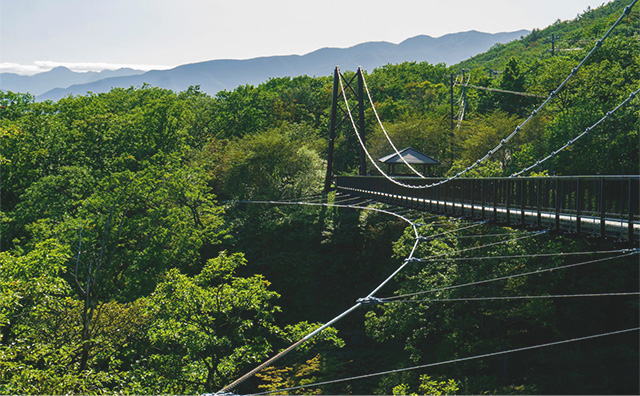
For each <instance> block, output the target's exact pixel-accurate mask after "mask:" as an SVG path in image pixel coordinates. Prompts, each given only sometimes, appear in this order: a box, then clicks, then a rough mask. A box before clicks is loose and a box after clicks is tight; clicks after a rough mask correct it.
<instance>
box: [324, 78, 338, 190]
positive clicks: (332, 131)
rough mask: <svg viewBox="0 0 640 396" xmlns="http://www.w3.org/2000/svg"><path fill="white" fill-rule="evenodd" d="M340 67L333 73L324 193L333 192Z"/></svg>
mask: <svg viewBox="0 0 640 396" xmlns="http://www.w3.org/2000/svg"><path fill="white" fill-rule="evenodd" d="M338 73H340V71H339V70H338V66H336V68H335V69H334V71H333V95H332V96H331V118H330V120H329V147H328V152H327V174H326V175H325V178H324V192H329V190H331V179H332V178H333V147H334V143H335V139H336V111H337V108H338V84H339V83H340V82H339V81H338V79H339V78H340V75H339V74H338Z"/></svg>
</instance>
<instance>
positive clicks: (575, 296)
mask: <svg viewBox="0 0 640 396" xmlns="http://www.w3.org/2000/svg"><path fill="white" fill-rule="evenodd" d="M637 295H640V292H620V293H583V294H547V295H538V296H494V297H459V298H428V299H424V300H381V301H380V302H381V303H425V302H466V301H495V300H534V299H546V298H578V297H613V296H637Z"/></svg>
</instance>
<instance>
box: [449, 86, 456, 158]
mask: <svg viewBox="0 0 640 396" xmlns="http://www.w3.org/2000/svg"><path fill="white" fill-rule="evenodd" d="M455 76H456V75H455V74H451V75H450V76H449V82H450V84H449V93H450V94H451V129H450V131H449V157H450V159H451V164H452V165H453V129H454V128H455V126H454V122H453V117H454V116H453V78H454V77H455Z"/></svg>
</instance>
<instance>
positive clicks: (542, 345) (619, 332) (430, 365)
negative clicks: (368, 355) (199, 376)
mask: <svg viewBox="0 0 640 396" xmlns="http://www.w3.org/2000/svg"><path fill="white" fill-rule="evenodd" d="M638 330H640V327H634V328H631V329H624V330H618V331H611V332H608V333H600V334H595V335H590V336H586V337H576V338H571V339H568V340H562V341H555V342H548V343H546V344H538V345H532V346H528V347H522V348H514V349H509V350H506V351H500V352H492V353H485V354H482V355H475V356H469V357H464V358H459V359H451V360H446V361H443V362H437V363H429V364H422V365H419V366H413V367H405V368H401V369H395V370H388V371H381V372H377V373H371V374H364V375H357V376H353V377H347V378H340V379H335V380H331V381H323V382H314V383H311V384H306V385H300V386H292V387H290V388H283V389H277V390H272V391H268V392H261V393H256V395H269V394H272V393H276V392H287V391H291V390H296V389H304V388H311V387H316V386H322V385H330V384H336V383H339V382H347V381H354V380H358V379H364V378H371V377H378V376H381V375H387V374H395V373H402V372H405V371H411V370H418V369H423V368H427V367H434V366H442V365H445V364H452V363H460V362H466V361H469V360H476V359H484V358H488V357H493V356H500V355H506V354H508V353H515V352H523V351H528V350H532V349H539V348H545V347H550V346H556V345H562V344H568V343H571V342H578V341H585V340H590V339H594V338H600V337H607V336H612V335H617V334H624V333H630V332H633V331H638Z"/></svg>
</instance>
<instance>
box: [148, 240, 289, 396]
mask: <svg viewBox="0 0 640 396" xmlns="http://www.w3.org/2000/svg"><path fill="white" fill-rule="evenodd" d="M243 265H246V260H245V259H244V257H243V255H241V254H227V253H225V252H222V253H221V254H220V255H219V256H218V257H216V258H214V259H211V260H209V261H207V263H206V265H205V266H204V268H203V269H202V271H201V272H200V273H199V274H197V275H195V276H193V277H190V276H187V275H185V274H182V273H181V272H180V271H178V270H177V269H172V270H169V271H168V272H167V274H166V276H165V278H164V280H163V281H162V282H161V283H159V284H158V287H157V288H156V290H155V292H154V293H153V294H152V295H151V296H150V297H149V298H150V302H151V304H152V305H153V306H154V307H156V308H155V320H154V322H153V323H152V325H151V326H150V327H149V339H150V341H151V346H150V352H149V353H150V354H149V355H148V357H147V358H146V361H145V362H144V363H143V364H142V365H143V367H142V366H141V367H140V368H139V369H140V370H152V371H153V372H154V374H155V375H154V376H153V377H152V378H151V382H150V383H149V384H147V386H149V389H150V391H151V392H160V393H166V392H168V393H181V394H184V393H194V392H203V391H206V392H211V391H214V390H217V389H219V388H221V387H223V386H224V385H226V383H227V382H229V380H230V379H232V378H233V377H234V376H235V375H237V374H238V372H239V371H240V370H242V369H245V368H247V366H248V365H250V364H255V363H256V362H259V361H261V360H263V359H264V358H266V357H267V355H268V354H269V353H270V352H272V347H271V343H270V342H269V337H270V336H274V335H276V334H277V332H278V328H277V327H276V326H275V324H274V314H275V313H276V312H278V310H279V308H278V307H277V306H275V305H273V300H274V299H276V298H278V294H277V293H275V292H273V291H270V290H269V289H268V286H269V282H268V281H266V280H265V279H264V278H263V277H262V276H260V275H254V276H251V277H248V278H242V277H237V276H235V272H236V270H237V268H238V267H239V266H243ZM159 379H162V380H160V382H159V383H157V382H158V380H159Z"/></svg>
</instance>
